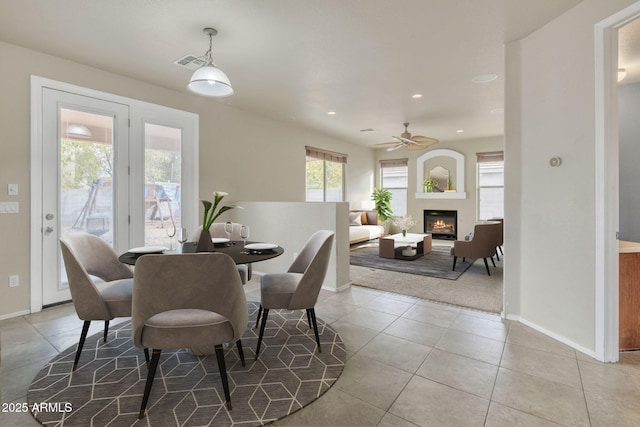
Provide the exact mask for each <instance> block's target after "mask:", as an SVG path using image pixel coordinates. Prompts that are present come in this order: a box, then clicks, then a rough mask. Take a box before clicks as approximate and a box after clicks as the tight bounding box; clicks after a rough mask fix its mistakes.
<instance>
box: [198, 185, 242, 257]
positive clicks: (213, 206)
mask: <svg viewBox="0 0 640 427" xmlns="http://www.w3.org/2000/svg"><path fill="white" fill-rule="evenodd" d="M228 194H229V193H225V192H224V191H214V192H213V202H210V201H209V200H201V202H202V206H204V214H203V216H202V232H201V233H200V239H199V240H198V245H197V246H196V252H212V251H213V250H214V246H213V242H212V241H211V231H209V229H210V228H211V225H212V224H213V222H214V221H215V220H216V219H217V218H218V217H219V216H220V215H222V214H223V213H225V212H226V211H228V210H231V209H234V208H240V206H236V205H225V206H221V207H220V208H219V209H218V206H219V205H220V202H221V201H222V199H224V197H225V196H227V195H228Z"/></svg>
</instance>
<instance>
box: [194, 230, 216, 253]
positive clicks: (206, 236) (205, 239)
mask: <svg viewBox="0 0 640 427" xmlns="http://www.w3.org/2000/svg"><path fill="white" fill-rule="evenodd" d="M215 250H216V247H215V246H214V245H213V241H212V240H211V231H209V230H202V232H201V233H200V238H199V239H198V244H197V245H196V252H215Z"/></svg>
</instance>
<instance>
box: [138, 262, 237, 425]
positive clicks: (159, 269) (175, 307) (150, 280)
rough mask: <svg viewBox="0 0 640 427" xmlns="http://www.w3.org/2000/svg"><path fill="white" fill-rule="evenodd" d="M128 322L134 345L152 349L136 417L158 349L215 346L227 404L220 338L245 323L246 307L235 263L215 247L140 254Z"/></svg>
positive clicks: (232, 337) (233, 336)
mask: <svg viewBox="0 0 640 427" xmlns="http://www.w3.org/2000/svg"><path fill="white" fill-rule="evenodd" d="M132 307H133V308H132V313H131V324H132V334H133V342H134V344H135V345H136V347H141V348H151V349H153V356H152V358H151V363H150V365H149V371H148V374H147V382H146V386H145V390H144V395H143V398H142V405H141V406H140V414H139V417H140V418H143V417H144V412H145V409H146V406H147V401H148V399H149V393H150V391H151V386H152V385H153V378H154V376H155V373H156V368H157V367H158V361H159V359H160V353H161V351H162V350H163V349H175V348H183V347H188V348H189V347H202V346H207V345H209V346H215V353H216V357H217V359H218V367H219V369H220V377H221V379H222V387H223V389H224V396H225V400H226V405H227V408H228V409H231V395H230V393H229V384H228V382H227V370H226V367H225V360H224V351H223V346H222V344H224V343H231V342H235V343H236V344H237V347H238V352H239V355H240V360H241V361H242V364H243V365H244V354H243V352H242V343H241V341H240V337H241V336H242V334H243V333H244V332H245V331H246V329H247V322H248V311H247V300H246V297H245V295H244V289H243V287H242V283H241V282H240V277H238V271H237V270H236V265H235V263H234V262H233V260H232V259H231V257H229V256H228V255H225V254H222V253H216V252H204V253H195V254H173V255H144V256H142V257H140V258H139V259H138V261H137V262H136V269H135V275H134V285H133V306H132Z"/></svg>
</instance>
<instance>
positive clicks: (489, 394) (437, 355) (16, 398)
mask: <svg viewBox="0 0 640 427" xmlns="http://www.w3.org/2000/svg"><path fill="white" fill-rule="evenodd" d="M256 279H257V278H254V280H252V281H251V282H250V283H249V284H248V285H247V287H246V290H247V296H248V299H251V300H256V301H257V300H259V293H258V289H259V285H258V281H257V280H256ZM316 310H317V313H318V316H319V317H321V318H323V319H324V320H325V321H327V322H329V323H331V325H332V326H333V327H334V328H335V329H336V330H337V331H338V332H339V333H340V334H341V336H342V338H343V340H344V342H345V344H346V347H347V351H348V356H349V360H348V362H347V365H346V367H345V370H344V372H343V374H342V376H341V377H340V379H339V380H338V381H337V383H336V384H335V386H334V387H333V388H332V389H330V390H329V391H328V392H327V393H326V394H325V395H324V396H322V397H321V398H320V399H318V400H317V401H315V402H314V403H312V404H311V405H310V406H308V407H306V408H304V409H303V410H301V411H299V412H298V413H295V414H293V415H291V416H289V417H287V418H285V419H282V420H280V421H278V422H276V423H275V425H279V426H287V425H292V426H293V425H295V426H306V425H309V426H311V425H315V426H319V425H323V426H327V425H331V426H393V427H404V426H491V427H494V426H556V425H567V426H638V425H640V352H636V353H624V354H622V355H621V361H620V363H618V364H603V363H599V362H597V361H595V360H594V359H592V358H590V357H588V356H585V355H582V354H580V353H577V352H576V351H575V350H573V349H572V348H570V347H568V346H566V345H564V344H561V343H559V342H556V341H554V340H552V339H550V338H548V337H546V336H544V335H542V334H540V333H538V332H536V331H534V330H532V329H530V328H528V327H526V326H523V325H521V324H519V323H516V322H509V321H502V320H501V319H500V317H498V316H496V315H493V314H488V313H483V312H479V311H472V310H466V309H462V308H458V307H453V306H447V305H443V304H436V303H433V302H430V301H427V300H420V299H417V298H411V297H406V296H403V295H397V294H391V293H384V292H380V291H376V290H371V289H365V288H360V287H352V288H351V289H350V290H348V291H345V292H341V293H337V294H334V293H330V292H324V291H323V292H322V293H321V295H320V300H319V302H318V305H317V306H316ZM94 323H95V322H94ZM100 327H101V325H99V324H97V323H96V324H95V325H94V326H93V327H92V330H91V331H90V333H96V332H98V331H99V330H100ZM80 328H81V322H80V321H79V320H78V319H77V317H76V316H75V312H74V310H73V307H72V306H71V305H70V304H66V305H62V306H58V307H54V308H49V309H46V310H43V311H42V312H40V313H36V314H32V315H28V316H22V317H18V318H13V319H8V320H4V321H2V322H0V333H1V357H2V359H1V365H0V389H1V393H2V396H1V401H2V402H3V403H8V402H25V401H26V394H27V390H28V387H29V384H30V382H31V380H32V378H33V377H34V376H35V375H36V373H37V372H38V371H39V370H40V369H41V367H42V366H43V365H44V364H45V363H46V362H47V361H48V360H49V359H51V358H52V357H54V356H55V355H56V354H57V353H58V352H59V351H61V350H63V349H65V348H67V347H69V346H71V345H74V344H75V343H76V342H77V339H78V337H79V334H80ZM0 425H2V426H5V425H6V426H33V425H38V424H37V423H36V422H35V421H34V420H33V418H32V417H31V416H30V415H29V414H15V413H13V414H10V413H3V412H0Z"/></svg>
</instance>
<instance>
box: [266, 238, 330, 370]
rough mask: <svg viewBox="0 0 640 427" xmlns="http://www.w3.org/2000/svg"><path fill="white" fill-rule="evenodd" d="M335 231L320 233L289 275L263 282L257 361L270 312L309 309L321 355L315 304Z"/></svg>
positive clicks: (280, 274) (310, 322) (301, 253)
mask: <svg viewBox="0 0 640 427" xmlns="http://www.w3.org/2000/svg"><path fill="white" fill-rule="evenodd" d="M334 234H335V233H334V232H333V231H329V230H320V231H316V232H315V233H314V234H313V235H312V236H311V237H310V238H309V240H308V241H307V243H306V244H305V245H304V247H303V248H302V251H300V254H299V255H298V257H297V258H296V259H295V260H294V261H293V264H291V266H290V267H289V270H288V271H287V272H286V273H274V274H265V275H263V276H262V278H261V280H260V309H259V310H258V318H257V320H256V326H257V325H258V322H259V321H260V316H261V315H262V323H261V325H260V334H259V336H258V345H257V347H256V355H255V360H258V355H259V354H260V345H261V344H262V337H263V336H264V328H265V325H266V324H267V316H268V315H269V310H270V309H288V310H303V309H304V310H306V311H307V320H308V321H309V327H311V325H312V324H313V332H314V333H315V335H316V343H317V344H318V352H321V351H322V349H321V347H320V337H319V335H318V325H317V323H316V312H315V308H314V307H315V305H316V301H317V300H318V294H319V293H320V288H321V287H322V282H324V278H325V276H326V274H327V267H328V265H329V258H330V256H331V245H332V244H333V239H334Z"/></svg>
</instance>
